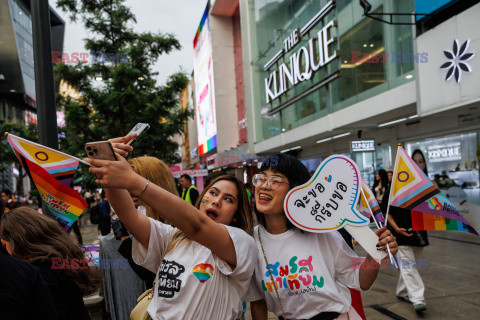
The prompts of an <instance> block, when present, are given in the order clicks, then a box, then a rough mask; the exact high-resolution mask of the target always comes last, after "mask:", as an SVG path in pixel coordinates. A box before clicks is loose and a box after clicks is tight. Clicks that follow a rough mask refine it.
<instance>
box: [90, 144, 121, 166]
mask: <svg viewBox="0 0 480 320" xmlns="http://www.w3.org/2000/svg"><path fill="white" fill-rule="evenodd" d="M85 152H86V153H87V157H89V158H91V159H99V160H111V161H116V160H117V157H116V156H115V151H114V150H113V146H112V143H111V142H110V141H96V142H88V143H86V144H85Z"/></svg>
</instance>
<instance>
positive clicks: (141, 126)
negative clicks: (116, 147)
mask: <svg viewBox="0 0 480 320" xmlns="http://www.w3.org/2000/svg"><path fill="white" fill-rule="evenodd" d="M148 129H150V125H149V124H148V123H141V122H139V123H137V124H136V125H135V127H133V129H132V130H130V132H129V133H128V134H127V136H128V135H129V134H132V133H136V134H137V136H136V137H135V138H133V139H132V140H130V141H129V142H127V144H128V145H130V146H131V145H133V144H134V143H135V142H136V141H137V140H138V139H139V138H140V137H141V136H142V134H144V133H145V132H146V131H147V130H148Z"/></svg>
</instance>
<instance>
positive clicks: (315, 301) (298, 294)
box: [247, 154, 397, 320]
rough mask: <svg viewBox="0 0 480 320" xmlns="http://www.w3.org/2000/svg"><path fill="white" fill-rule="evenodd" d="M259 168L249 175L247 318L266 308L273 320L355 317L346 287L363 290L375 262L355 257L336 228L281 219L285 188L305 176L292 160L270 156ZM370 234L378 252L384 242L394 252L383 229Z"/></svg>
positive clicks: (258, 316)
mask: <svg viewBox="0 0 480 320" xmlns="http://www.w3.org/2000/svg"><path fill="white" fill-rule="evenodd" d="M260 170H261V173H260V174H257V175H255V176H254V178H253V184H254V186H255V206H256V209H255V213H256V215H257V219H258V221H259V223H260V225H259V226H257V227H255V230H254V232H253V236H254V238H255V241H256V243H257V248H258V252H257V256H258V257H257V265H256V267H255V274H254V278H253V279H252V285H251V287H250V289H249V294H248V296H247V298H248V300H249V301H251V311H252V317H253V319H254V320H258V319H262V320H263V319H267V310H269V311H272V312H274V313H275V314H276V315H277V316H279V319H337V318H338V319H348V318H350V319H357V318H356V317H355V316H358V315H357V314H356V312H355V311H354V310H353V308H352V310H350V309H351V298H350V292H349V290H348V288H352V289H357V290H360V289H361V290H368V289H369V288H370V287H371V285H372V284H373V282H374V281H375V278H376V277H377V274H378V270H379V267H380V265H379V264H378V263H377V262H375V260H374V259H373V258H371V257H370V256H367V258H366V259H364V258H360V257H358V256H357V255H356V254H355V253H354V252H353V250H352V249H350V247H349V246H348V245H347V243H346V242H345V241H344V240H343V238H342V236H341V235H340V234H339V233H338V232H330V233H310V232H304V231H301V230H299V229H298V228H296V227H295V226H294V225H293V224H292V223H291V222H290V221H289V220H288V219H287V217H286V215H285V213H284V210H283V203H284V200H285V197H286V195H287V193H288V191H290V190H291V189H292V188H294V187H296V186H299V185H302V184H304V183H305V182H307V181H308V180H309V177H310V176H309V173H308V170H307V168H306V167H305V166H304V165H303V164H302V163H301V162H300V161H299V160H298V159H296V158H294V157H291V156H288V155H284V154H277V155H273V156H271V157H269V158H267V159H266V160H265V161H264V162H263V165H262V167H261V169H260ZM375 234H376V235H377V236H379V238H380V240H379V242H378V249H379V250H384V251H385V250H386V246H387V245H389V246H390V250H391V252H392V254H395V253H396V251H397V245H396V242H395V238H394V237H393V236H392V235H391V234H390V232H389V231H388V230H386V228H381V229H378V230H377V231H376V232H375ZM266 261H267V262H268V266H267V262H266ZM347 287H348V288H347Z"/></svg>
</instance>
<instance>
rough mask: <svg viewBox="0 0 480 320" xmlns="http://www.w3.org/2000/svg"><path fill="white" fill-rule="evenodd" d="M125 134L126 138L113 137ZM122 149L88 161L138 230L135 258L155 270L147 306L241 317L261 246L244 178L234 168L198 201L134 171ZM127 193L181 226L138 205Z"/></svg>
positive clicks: (164, 313)
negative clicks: (113, 155) (236, 175)
mask: <svg viewBox="0 0 480 320" xmlns="http://www.w3.org/2000/svg"><path fill="white" fill-rule="evenodd" d="M124 141H128V140H123V141H118V140H117V141H116V142H124ZM122 148H123V151H124V152H122ZM115 149H116V150H117V151H118V152H120V153H122V154H123V155H125V154H126V152H127V151H130V150H131V148H130V149H129V148H127V147H126V146H125V145H123V144H121V143H116V144H115ZM125 150H127V151H125ZM117 157H118V159H119V161H106V160H91V159H89V160H87V161H88V162H89V163H90V164H92V165H93V166H94V167H92V168H90V171H91V172H92V173H95V174H96V175H97V180H96V182H97V183H99V184H101V185H102V186H104V187H106V188H107V194H108V197H109V200H110V201H111V204H112V206H113V207H114V209H115V211H116V213H117V215H118V217H119V218H120V220H121V221H122V222H123V224H124V225H125V227H126V228H127V229H128V230H129V232H130V233H131V234H132V235H133V237H134V242H133V259H134V261H135V262H136V263H137V264H139V265H141V266H143V267H145V268H147V269H148V270H150V271H152V272H155V273H157V280H156V282H155V290H154V297H153V299H152V302H151V303H150V305H149V307H148V309H147V311H148V313H149V314H150V316H151V317H152V318H153V319H199V320H200V319H201V320H203V319H218V320H225V319H237V318H239V317H240V316H241V314H242V311H243V308H242V299H243V298H244V297H243V296H244V294H245V292H246V290H247V288H248V285H249V283H250V279H251V276H252V274H253V269H254V265H255V260H254V259H252V256H255V252H256V248H255V244H254V241H253V239H252V238H251V237H250V236H249V235H248V234H247V232H249V231H250V230H251V228H252V216H251V213H250V211H249V206H248V200H247V195H246V192H245V190H244V188H243V184H242V183H241V182H240V181H238V180H237V179H236V178H234V177H231V176H221V177H218V178H216V179H214V180H213V181H212V182H211V183H210V185H208V186H207V188H205V190H204V191H203V192H202V194H201V195H200V197H199V201H197V204H196V207H194V206H192V205H190V204H188V203H187V202H185V201H184V200H182V199H180V198H179V197H177V196H175V195H173V194H172V193H170V192H168V191H166V190H164V189H162V188H160V187H159V186H157V185H155V184H154V183H152V182H149V181H148V180H147V179H145V178H143V177H141V176H140V175H138V174H136V173H135V172H133V170H132V169H131V167H130V165H129V164H128V162H127V161H126V160H125V159H124V158H123V157H122V156H121V155H120V154H117ZM130 194H131V195H133V196H134V197H137V198H139V199H141V200H142V201H143V202H144V203H146V204H147V205H148V206H150V207H151V208H152V209H153V210H155V212H158V214H159V215H160V216H161V217H162V218H163V219H166V220H167V221H168V222H169V223H171V224H172V225H174V226H176V227H177V228H178V229H177V228H174V227H172V226H170V225H167V224H164V223H161V222H159V221H156V220H154V219H151V218H148V217H146V216H145V215H143V214H141V213H140V212H138V211H137V210H136V209H135V206H134V203H133V201H132V198H131V197H130Z"/></svg>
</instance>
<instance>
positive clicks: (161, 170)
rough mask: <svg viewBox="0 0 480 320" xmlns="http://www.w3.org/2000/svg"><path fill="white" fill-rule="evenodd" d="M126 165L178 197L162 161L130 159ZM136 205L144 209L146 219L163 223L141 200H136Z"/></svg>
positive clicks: (147, 158) (172, 180) (156, 159)
mask: <svg viewBox="0 0 480 320" xmlns="http://www.w3.org/2000/svg"><path fill="white" fill-rule="evenodd" d="M128 163H129V164H130V167H132V169H133V171H134V172H135V173H137V174H139V175H141V176H142V177H144V178H145V179H148V180H150V181H151V182H152V183H154V184H156V185H157V186H159V187H161V188H162V189H164V190H166V191H168V192H170V193H173V194H174V195H176V196H178V191H177V186H176V184H175V179H174V178H173V175H172V172H171V171H170V168H168V166H167V165H166V164H165V162H163V161H162V160H160V159H158V158H155V157H150V156H144V157H137V158H133V159H130V160H128ZM138 204H140V205H141V206H144V207H145V210H146V211H147V216H148V217H150V218H152V219H155V220H159V221H163V219H162V218H161V217H160V215H159V214H158V213H157V212H155V211H153V209H152V208H151V207H150V206H149V205H147V204H146V203H145V202H143V201H142V200H141V199H138Z"/></svg>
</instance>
